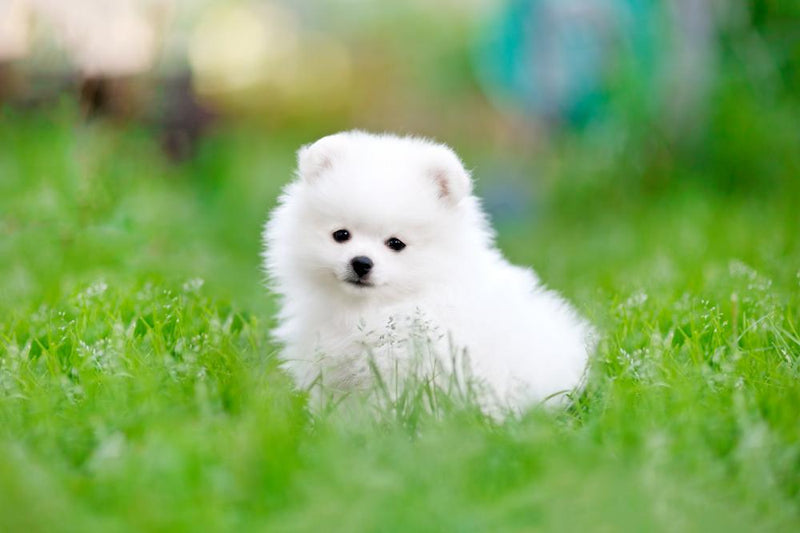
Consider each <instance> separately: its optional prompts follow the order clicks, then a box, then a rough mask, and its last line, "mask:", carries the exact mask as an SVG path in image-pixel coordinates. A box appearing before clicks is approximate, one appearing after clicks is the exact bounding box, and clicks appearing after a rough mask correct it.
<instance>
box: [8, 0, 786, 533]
mask: <svg viewBox="0 0 800 533" xmlns="http://www.w3.org/2000/svg"><path fill="white" fill-rule="evenodd" d="M799 125H800V3H797V2H771V1H766V0H761V1H755V0H751V1H749V2H717V1H711V0H673V1H663V2H656V1H646V0H595V1H591V0H571V1H569V2H564V1H561V2H559V1H555V0H469V1H466V0H465V1H460V2H459V1H443V2H424V1H422V0H417V1H407V2H388V1H386V2H383V1H378V0H348V1H347V2H333V1H328V0H305V1H302V2H300V1H298V2H278V1H236V2H223V1H213V0H200V1H196V2H181V1H178V0H174V1H172V0H142V1H135V0H126V1H119V2H101V1H100V0H73V1H71V2H69V3H68V4H67V3H65V2H58V1H56V0H52V1H49V0H6V1H4V2H2V3H0V493H2V494H3V495H4V498H3V500H4V501H2V502H0V529H3V530H9V531H23V530H24V531H31V530H43V531H52V530H76V529H80V530H87V529H88V530H103V531H107V530H142V529H145V530H150V529H156V530H182V529H187V530H188V529H193V530H197V529H206V528H207V529H210V530H230V529H231V528H244V529H251V530H260V529H262V528H278V530H308V529H318V528H320V527H323V528H325V529H329V530H341V531H367V530H369V531H390V530H397V531H410V530H413V531H417V530H419V531H427V530H430V531H434V530H438V531H473V530H474V531H487V530H490V531H522V530H531V529H550V530H564V529H567V530H570V529H576V528H578V527H588V528H590V529H605V530H609V531H617V530H637V531H638V530H643V529H647V530H650V529H655V530H665V531H666V530H681V531H687V530H688V531H691V530H700V529H703V530H709V529H711V530H722V529H725V530H726V531H729V530H732V529H733V530H753V529H763V530H783V531H788V530H794V529H796V528H797V526H798V524H799V523H800V517H799V516H798V515H799V514H800V506H798V504H797V501H798V497H800V415H799V414H798V413H799V412H798V410H797V408H796V406H797V405H798V404H799V403H798V402H800V384H799V383H800V381H798V378H800V375H798V374H800V371H799V370H798V368H799V366H798V355H800V334H799V333H798V328H797V324H798V319H799V318H800V308H799V307H798V289H800V240H799V239H798V229H800V214H798V209H797V205H798V202H799V201H800V180H799V179H798V178H799V177H800V126H799ZM349 128H362V129H367V130H373V131H393V132H398V133H412V134H418V135H425V136H430V137H433V138H435V139H437V140H439V141H442V142H445V143H447V144H450V145H451V146H453V148H454V149H455V150H456V151H457V152H458V153H459V154H460V155H461V157H462V159H463V160H464V162H465V164H466V165H467V167H468V168H470V169H471V170H472V172H473V175H474V177H475V179H476V186H477V190H478V192H479V194H480V195H481V196H482V197H483V199H484V202H485V205H486V208H487V210H488V211H489V212H490V214H491V216H492V220H493V222H494V224H495V226H496V228H497V230H498V243H499V246H500V247H501V249H502V250H503V252H504V253H505V254H506V255H507V256H508V257H509V258H510V259H511V260H512V261H514V262H515V263H520V264H526V265H531V266H533V267H534V268H536V270H537V272H539V274H540V276H541V278H542V279H543V280H544V281H545V282H546V283H547V284H548V285H550V286H552V287H554V288H556V289H558V290H560V291H562V292H564V293H565V294H566V295H567V296H568V297H569V298H570V299H571V300H572V301H573V302H574V303H575V304H576V305H577V306H578V307H579V308H580V309H581V311H582V312H583V313H584V314H586V315H587V316H588V317H590V319H591V320H592V321H593V322H594V323H596V324H597V325H598V327H599V329H600V330H601V331H602V333H603V341H602V342H601V346H600V348H599V350H598V354H597V355H596V357H595V363H594V366H593V372H592V377H591V379H590V382H589V386H588V387H587V390H586V391H585V392H584V393H583V394H582V395H581V396H580V397H579V398H578V399H576V403H575V405H574V406H573V407H572V408H571V409H570V410H568V411H567V412H565V413H552V412H538V411H534V412H533V413H531V415H530V416H528V417H524V418H523V419H522V420H514V421H508V422H506V423H504V424H500V425H497V424H494V423H492V422H491V421H487V420H483V419H481V418H480V417H477V416H476V415H475V413H459V412H455V413H448V414H446V415H443V419H442V417H441V416H440V417H438V418H437V417H436V416H430V414H425V413H416V414H413V416H411V415H409V414H408V413H395V414H394V415H392V414H391V413H389V414H387V413H384V415H386V416H385V417H383V418H381V419H380V420H378V421H375V420H364V419H349V420H342V419H340V418H336V417H333V418H328V417H321V418H320V417H313V416H311V415H309V414H308V413H307V412H305V411H304V409H303V402H304V398H303V396H302V395H301V394H297V393H296V392H293V391H291V388H290V386H289V383H288V381H287V380H286V378H285V376H283V375H282V374H281V373H280V371H279V370H277V369H276V364H275V359H274V354H275V349H276V347H275V346H273V345H271V343H270V342H269V339H268V335H267V331H268V328H269V326H270V324H271V323H272V321H273V318H272V316H273V312H274V302H273V300H272V298H271V296H270V295H269V294H268V293H267V291H266V290H265V289H264V288H263V273H262V271H261V268H260V265H259V257H258V254H259V251H260V229H261V225H262V224H263V222H264V220H265V218H266V216H267V213H268V210H269V208H270V207H271V206H272V205H274V203H275V200H276V197H277V195H278V193H279V191H280V189H281V187H282V186H283V185H284V184H285V183H286V182H287V181H288V180H290V179H291V177H292V172H293V165H294V152H295V151H296V149H297V148H298V147H299V146H300V145H302V144H304V143H308V142H311V141H313V140H315V139H317V138H318V137H320V136H322V135H325V134H329V133H333V132H336V131H339V130H343V129H349Z"/></svg>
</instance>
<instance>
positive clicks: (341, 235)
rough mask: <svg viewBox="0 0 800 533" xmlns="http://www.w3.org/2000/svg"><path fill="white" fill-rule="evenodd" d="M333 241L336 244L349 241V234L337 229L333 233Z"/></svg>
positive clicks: (344, 230)
mask: <svg viewBox="0 0 800 533" xmlns="http://www.w3.org/2000/svg"><path fill="white" fill-rule="evenodd" d="M333 240H334V241H336V242H344V241H349V240H350V232H349V231H347V230H346V229H337V230H336V231H334V232H333Z"/></svg>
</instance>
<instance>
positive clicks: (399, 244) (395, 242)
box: [386, 237, 406, 252]
mask: <svg viewBox="0 0 800 533" xmlns="http://www.w3.org/2000/svg"><path fill="white" fill-rule="evenodd" d="M386 246H388V247H389V248H391V249H392V250H394V251H395V252H399V251H400V250H402V249H403V248H405V247H406V243H404V242H403V241H401V240H400V239H398V238H397V237H392V238H390V239H388V240H387V241H386Z"/></svg>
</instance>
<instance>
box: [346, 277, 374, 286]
mask: <svg viewBox="0 0 800 533" xmlns="http://www.w3.org/2000/svg"><path fill="white" fill-rule="evenodd" d="M344 281H345V283H348V284H350V285H353V286H355V287H374V286H375V284H374V283H372V282H371V281H368V280H365V279H362V278H347V279H345V280H344Z"/></svg>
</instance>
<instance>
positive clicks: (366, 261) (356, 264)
mask: <svg viewBox="0 0 800 533" xmlns="http://www.w3.org/2000/svg"><path fill="white" fill-rule="evenodd" d="M350 266H352V267H353V272H355V273H356V275H357V276H358V277H359V278H363V277H364V276H366V275H367V274H369V271H370V270H372V259H370V258H369V257H367V256H365V255H359V256H358V257H354V258H353V259H351V260H350Z"/></svg>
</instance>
